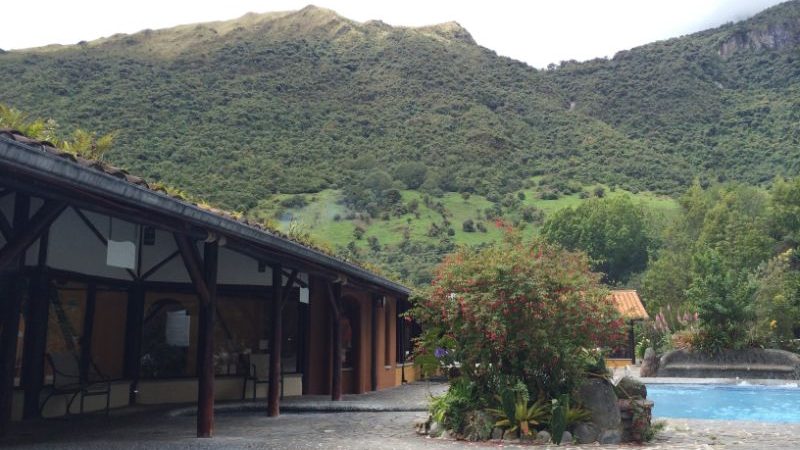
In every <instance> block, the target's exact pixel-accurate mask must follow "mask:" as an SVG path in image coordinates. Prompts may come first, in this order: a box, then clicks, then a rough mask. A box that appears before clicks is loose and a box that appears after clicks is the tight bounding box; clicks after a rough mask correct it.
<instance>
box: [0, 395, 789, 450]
mask: <svg viewBox="0 0 800 450" xmlns="http://www.w3.org/2000/svg"><path fill="white" fill-rule="evenodd" d="M443 390H444V385H436V384H426V383H415V384H412V385H407V386H403V387H399V388H395V389H388V390H385V391H381V392H377V393H372V394H368V395H365V396H358V397H350V396H348V397H347V398H346V400H345V402H343V403H347V402H349V403H350V404H351V405H359V404H373V406H374V405H383V406H384V407H400V406H402V407H406V408H408V409H413V408H416V407H417V406H418V405H419V404H420V401H424V399H426V398H427V396H428V395H430V394H433V393H437V392H442V391H443ZM366 399H369V401H367V400H366ZM304 402H306V403H307V404H314V402H321V403H317V404H319V405H321V404H324V403H325V402H327V400H324V399H314V398H311V399H304V400H293V401H287V402H285V403H287V404H288V403H296V404H301V403H304ZM398 405H399V406H398ZM426 416H427V413H426V412H424V411H387V412H373V411H368V412H364V411H355V412H338V413H334V412H317V413H284V414H282V415H281V416H280V417H277V418H268V417H266V416H265V413H264V410H260V411H248V412H227V413H219V414H217V418H216V427H215V437H214V438H213V439H197V438H195V437H194V436H195V419H194V417H193V416H191V415H185V414H184V415H181V414H175V411H174V409H172V410H169V409H164V408H138V409H132V408H126V409H123V410H118V411H114V412H113V413H112V415H111V417H109V418H105V417H102V416H96V415H95V416H84V417H72V418H69V419H63V420H48V421H40V422H35V423H29V424H19V425H18V426H17V427H16V428H15V429H14V430H13V431H12V434H11V436H9V437H8V438H5V439H3V440H0V448H43V449H150V448H158V449H186V448H199V449H223V448H224V449H228V448H233V449H378V450H383V449H411V450H423V449H426V450H427V449H471V448H481V449H482V448H525V447H527V448H534V449H545V448H567V449H570V448H571V449H576V448H577V449H587V448H590V449H594V448H598V449H608V450H612V449H631V448H648V449H659V450H660V449H667V450H673V449H714V450H717V449H742V450H749V449H752V450H757V449H758V450H760V449H797V448H800V445H798V443H797V442H796V440H797V439H798V437H800V424H796V425H780V424H764V423H752V422H739V421H713V420H668V421H667V424H668V426H667V429H666V430H665V432H664V433H663V434H662V435H661V436H660V437H659V438H658V439H657V440H656V441H655V442H653V443H651V444H648V445H645V446H636V445H623V446H599V445H584V446H571V445H567V446H561V447H554V446H552V445H551V446H533V445H519V444H516V443H510V442H503V443H500V442H486V443H480V444H476V443H466V442H458V441H452V440H442V439H431V438H427V437H420V436H417V435H416V434H415V433H414V429H413V423H414V421H415V420H416V419H419V418H424V417H426Z"/></svg>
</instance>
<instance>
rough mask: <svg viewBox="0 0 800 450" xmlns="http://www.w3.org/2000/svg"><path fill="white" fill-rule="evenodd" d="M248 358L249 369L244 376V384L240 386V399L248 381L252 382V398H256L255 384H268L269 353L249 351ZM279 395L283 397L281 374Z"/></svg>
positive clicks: (244, 392)
mask: <svg viewBox="0 0 800 450" xmlns="http://www.w3.org/2000/svg"><path fill="white" fill-rule="evenodd" d="M249 358H250V361H249V370H248V371H247V375H245V378H244V386H242V400H244V398H245V395H246V392H247V382H248V381H252V382H253V400H255V399H256V386H258V385H259V384H269V354H268V353H251V354H250V357H249ZM281 397H283V374H281Z"/></svg>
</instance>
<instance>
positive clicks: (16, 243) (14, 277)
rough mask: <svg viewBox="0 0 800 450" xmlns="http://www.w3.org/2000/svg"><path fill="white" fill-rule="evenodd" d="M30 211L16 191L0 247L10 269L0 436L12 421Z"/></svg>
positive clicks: (5, 288) (0, 356)
mask: <svg viewBox="0 0 800 450" xmlns="http://www.w3.org/2000/svg"><path fill="white" fill-rule="evenodd" d="M29 215H30V197H28V196H27V195H24V194H19V193H17V194H16V197H15V198H14V219H13V233H12V235H13V237H12V238H11V239H10V240H9V241H8V242H6V245H5V246H4V247H3V248H2V249H0V270H2V269H4V268H7V267H9V268H10V271H9V272H8V273H5V274H3V276H2V283H0V288H1V289H2V292H0V305H4V307H3V311H2V312H3V316H2V318H0V320H2V321H3V331H2V334H0V436H4V435H5V434H6V433H7V432H8V429H9V427H10V424H11V408H12V406H13V405H12V401H13V398H14V376H15V372H16V361H17V340H18V333H19V316H20V310H21V307H22V292H23V289H24V286H23V283H24V280H23V279H22V275H21V273H20V269H21V268H22V266H23V265H24V263H25V261H24V257H25V252H24V250H25V249H27V248H28V247H29V246H30V244H31V243H33V242H34V241H35V240H36V238H38V237H39V235H40V234H41V231H39V232H37V233H36V235H35V238H33V239H28V238H29V235H30V233H26V231H27V230H29V228H27V226H28V224H29V220H28V217H29Z"/></svg>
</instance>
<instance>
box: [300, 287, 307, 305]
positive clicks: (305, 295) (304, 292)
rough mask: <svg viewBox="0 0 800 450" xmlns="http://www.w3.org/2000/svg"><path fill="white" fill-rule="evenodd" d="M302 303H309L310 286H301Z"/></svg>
mask: <svg viewBox="0 0 800 450" xmlns="http://www.w3.org/2000/svg"><path fill="white" fill-rule="evenodd" d="M300 303H308V288H300Z"/></svg>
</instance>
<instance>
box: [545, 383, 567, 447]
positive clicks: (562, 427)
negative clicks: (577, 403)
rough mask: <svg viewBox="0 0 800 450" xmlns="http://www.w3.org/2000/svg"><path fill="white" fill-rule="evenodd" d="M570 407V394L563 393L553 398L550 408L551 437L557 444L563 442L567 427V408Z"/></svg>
mask: <svg viewBox="0 0 800 450" xmlns="http://www.w3.org/2000/svg"><path fill="white" fill-rule="evenodd" d="M568 409H569V394H561V395H559V396H558V398H557V399H553V400H552V405H551V410H550V422H549V425H550V438H551V439H552V440H553V443H555V444H556V445H558V444H561V438H562V437H563V436H564V431H566V429H567V410H568Z"/></svg>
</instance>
